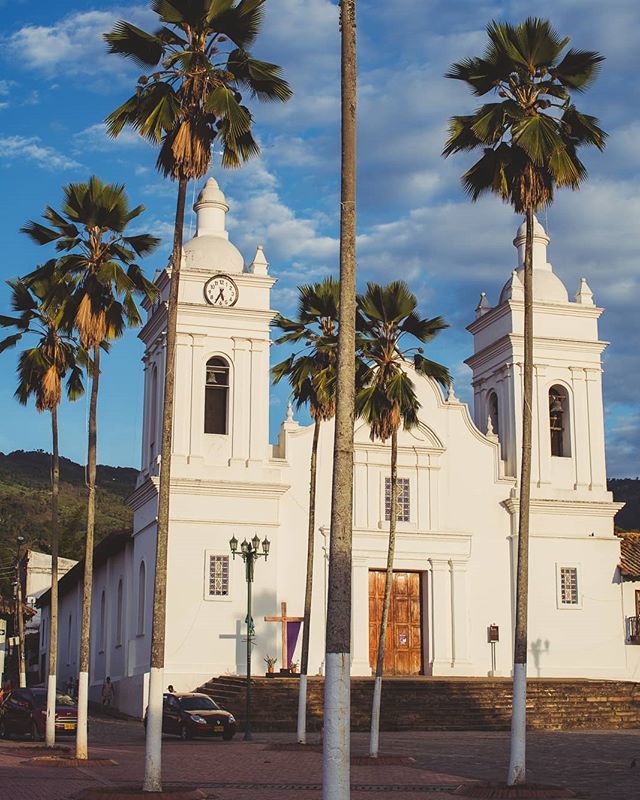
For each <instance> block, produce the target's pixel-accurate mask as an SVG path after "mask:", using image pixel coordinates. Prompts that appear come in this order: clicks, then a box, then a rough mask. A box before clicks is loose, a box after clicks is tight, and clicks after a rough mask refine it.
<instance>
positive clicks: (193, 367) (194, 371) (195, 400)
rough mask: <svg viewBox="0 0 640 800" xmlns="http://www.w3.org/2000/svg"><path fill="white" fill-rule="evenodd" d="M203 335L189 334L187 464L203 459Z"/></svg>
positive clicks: (204, 378) (205, 339)
mask: <svg viewBox="0 0 640 800" xmlns="http://www.w3.org/2000/svg"><path fill="white" fill-rule="evenodd" d="M206 341H207V337H206V336H205V335H204V334H198V333H193V334H191V352H190V354H189V369H190V373H191V407H190V410H189V451H188V452H189V456H188V461H189V463H193V462H195V461H197V460H200V459H203V458H204V392H205V385H206V381H207V375H206V373H207V366H206V361H207V360H206V354H205V343H206Z"/></svg>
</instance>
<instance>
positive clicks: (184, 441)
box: [139, 178, 275, 482]
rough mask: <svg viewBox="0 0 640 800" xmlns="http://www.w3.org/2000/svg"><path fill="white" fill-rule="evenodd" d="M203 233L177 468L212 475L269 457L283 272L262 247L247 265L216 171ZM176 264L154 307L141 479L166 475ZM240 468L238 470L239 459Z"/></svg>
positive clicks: (196, 249) (184, 318)
mask: <svg viewBox="0 0 640 800" xmlns="http://www.w3.org/2000/svg"><path fill="white" fill-rule="evenodd" d="M194 210H195V212H196V215H197V228H196V235H195V236H194V237H193V239H191V240H190V241H189V242H187V243H186V244H185V245H184V249H183V256H182V264H181V274H180V292H179V298H178V328H177V343H176V389H175V399H174V420H173V455H172V468H171V472H172V477H173V476H175V477H176V478H185V479H201V478H205V477H206V478H207V479H211V478H214V477H216V475H217V474H218V473H219V475H218V477H220V476H221V475H223V474H224V475H229V474H235V475H236V477H240V476H241V475H242V474H244V472H245V471H246V469H247V468H248V467H252V466H260V465H264V464H265V462H266V461H267V458H268V424H269V418H268V413H269V324H270V322H271V319H272V317H273V316H274V312H273V311H272V310H271V308H270V293H271V287H272V286H273V284H274V283H275V280H274V279H273V278H271V277H270V275H269V265H268V262H267V259H266V257H265V254H264V252H263V250H262V247H258V248H257V250H256V254H255V256H254V259H253V261H252V262H251V264H250V265H248V266H246V265H245V263H244V261H243V258H242V255H241V254H240V252H239V250H238V249H237V248H236V247H235V245H233V244H232V243H231V242H230V241H229V234H228V232H227V230H226V214H227V212H228V211H229V206H228V204H227V201H226V198H225V196H224V194H223V192H222V190H221V189H220V187H219V186H218V183H217V181H216V180H215V179H214V178H209V180H208V181H207V182H206V184H205V186H204V188H203V189H202V191H201V192H200V194H199V196H198V199H197V200H196V202H195V205H194ZM170 281H171V271H170V269H165V270H163V271H162V272H161V273H160V274H159V275H158V276H157V277H156V284H157V285H158V287H159V289H160V291H161V299H160V300H159V301H157V302H156V303H155V304H154V305H148V306H147V307H146V310H147V313H148V319H147V322H146V324H145V326H144V328H143V329H142V331H141V333H140V337H141V339H142V340H143V342H144V343H145V354H144V358H143V361H144V364H145V400H144V428H143V444H142V469H141V474H140V480H139V482H142V481H144V480H146V478H148V477H154V476H157V475H158V474H159V452H160V430H161V418H162V392H163V386H162V377H163V375H164V358H165V326H166V304H167V300H168V295H169V285H170ZM230 467H231V468H232V473H229V468H230Z"/></svg>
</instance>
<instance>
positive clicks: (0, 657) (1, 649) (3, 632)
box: [0, 619, 7, 682]
mask: <svg viewBox="0 0 640 800" xmlns="http://www.w3.org/2000/svg"><path fill="white" fill-rule="evenodd" d="M6 649H7V623H6V622H5V620H3V619H0V682H1V681H3V678H4V658H5V653H6Z"/></svg>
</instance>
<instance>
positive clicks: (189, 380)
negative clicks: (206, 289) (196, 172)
mask: <svg viewBox="0 0 640 800" xmlns="http://www.w3.org/2000/svg"><path fill="white" fill-rule="evenodd" d="M203 198H204V199H203ZM207 198H208V199H207ZM220 198H221V193H220V191H219V189H218V188H217V185H216V186H213V185H212V184H211V183H209V184H207V188H206V189H205V192H204V194H203V195H202V196H201V197H200V198H199V200H198V203H197V204H196V205H197V206H198V207H199V212H198V213H199V215H200V214H201V213H204V212H203V211H202V209H203V208H204V211H205V212H206V214H209V216H208V217H207V219H206V220H204V221H203V224H202V225H200V222H199V229H198V230H199V234H198V236H197V237H196V238H195V239H194V240H192V242H190V243H188V244H187V245H186V246H185V258H184V263H183V280H182V282H181V287H180V302H179V312H178V350H177V364H176V375H177V383H176V398H175V418H174V455H173V460H172V497H171V511H170V515H171V518H170V531H169V551H168V576H167V580H168V587H167V636H166V660H165V680H166V683H167V685H168V684H169V683H172V684H173V685H174V686H175V687H176V689H178V690H188V689H194V688H196V687H197V686H198V685H200V684H202V683H204V682H205V681H206V680H208V679H209V678H211V677H213V676H215V675H219V674H225V673H233V674H244V672H245V669H246V640H245V625H244V620H245V615H246V608H247V606H246V603H247V585H246V582H245V576H244V565H243V563H242V561H241V559H240V558H236V560H235V561H234V560H230V561H229V591H228V595H226V596H217V597H211V596H210V595H209V592H208V589H207V586H208V574H207V563H208V562H207V558H208V556H209V555H219V556H230V551H229V539H230V538H231V537H232V536H235V537H236V538H237V539H238V540H239V541H240V542H241V541H242V540H243V539H244V538H247V539H251V538H252V537H253V536H254V535H256V534H257V535H258V536H259V538H260V539H261V540H262V539H264V538H265V536H266V537H267V538H268V539H269V540H270V541H271V552H270V555H269V558H268V560H267V561H266V562H265V561H264V560H263V559H261V560H259V561H258V563H257V564H256V566H255V579H254V583H253V587H252V589H253V619H254V622H255V631H256V636H255V642H254V651H253V672H254V674H260V673H262V672H263V671H264V664H263V658H264V657H265V656H266V655H267V654H269V655H272V656H277V657H278V659H279V660H280V626H279V625H278V624H277V623H273V622H265V621H264V619H263V617H264V616H267V615H269V616H274V615H279V612H280V604H281V603H282V602H286V603H287V611H288V615H289V616H302V612H303V599H304V583H305V565H306V550H307V524H308V523H307V510H308V491H309V457H310V449H311V442H312V436H313V429H312V426H306V427H305V426H301V425H300V424H298V422H296V421H295V419H293V418H291V417H289V416H288V418H287V420H285V421H284V422H283V424H282V426H281V430H280V435H279V439H278V443H277V444H276V445H274V446H273V447H272V446H270V445H269V443H268V434H267V431H268V416H269V364H268V348H269V323H270V320H271V319H272V317H273V314H274V312H273V311H272V310H271V306H270V290H271V287H272V285H273V283H274V279H273V278H272V277H270V276H269V274H268V265H267V262H266V259H265V256H264V253H263V252H262V250H261V249H258V251H257V253H256V257H255V258H254V262H253V263H252V264H251V265H249V266H248V267H243V264H242V257H241V256H240V254H239V253H238V251H237V250H236V249H235V248H234V247H233V246H232V245H231V244H230V243H229V242H228V239H227V235H226V231H225V230H224V214H225V213H226V208H227V207H226V203H225V201H224V197H223V196H222V199H220ZM203 204H204V205H203ZM206 214H205V216H206ZM205 223H206V224H205ZM541 231H542V232H541ZM536 235H537V237H538V238H537V239H536V248H537V249H536V253H537V254H538V255H537V257H538V259H539V260H538V262H536V263H537V266H536V270H537V272H536V276H535V281H534V284H535V287H536V292H537V295H536V303H535V321H534V324H535V335H536V343H535V385H534V391H535V394H536V402H535V404H534V447H533V451H534V454H533V461H534V470H533V485H532V498H533V499H532V508H531V579H530V669H529V672H530V674H531V675H540V676H543V677H545V676H575V677H607V678H625V677H626V678H634V677H635V678H636V679H637V676H638V674H639V670H640V646H635V647H634V646H632V645H629V644H625V638H624V616H625V614H626V615H629V614H630V613H631V612H630V610H629V609H630V607H631V602H632V595H631V590H630V588H629V585H630V584H629V583H628V582H626V583H620V581H619V576H618V572H617V565H618V560H619V540H618V539H616V538H615V537H614V536H613V516H614V514H615V511H616V510H617V508H618V506H617V505H616V504H615V503H613V502H612V500H611V495H610V494H609V493H608V492H607V491H606V468H605V457H604V431H603V421H602V393H601V365H600V358H601V353H602V351H603V349H604V347H605V343H603V342H600V341H599V338H598V330H597V320H598V318H599V316H600V313H601V309H598V308H597V307H596V306H595V305H594V303H593V300H592V296H591V294H590V290H589V289H588V286H587V285H586V283H585V282H584V281H583V282H582V283H581V289H580V293H579V295H578V296H577V301H576V302H569V300H568V295H567V292H566V290H565V289H564V287H563V286H562V284H561V283H560V281H559V279H558V278H557V277H556V276H555V275H554V274H553V271H552V268H551V265H550V264H548V263H547V261H546V246H547V244H548V238H547V237H546V234H544V231H543V230H542V229H541V226H539V230H537V234H536ZM521 239H522V235H521V232H519V233H518V237H517V238H516V244H517V247H518V249H519V256H518V258H519V261H518V263H519V265H520V266H521V256H522V253H521V249H522V247H521V244H522V243H521ZM217 272H226V273H228V275H229V276H231V277H232V279H233V280H234V281H235V283H236V286H237V288H238V292H239V297H238V302H237V304H236V305H235V306H232V307H228V308H217V307H212V306H211V305H209V304H208V303H207V302H206V301H205V298H204V294H203V286H204V284H205V282H206V280H207V279H208V278H209V277H210V276H211V275H212V274H216V273H217ZM169 280H170V276H169V274H168V273H167V272H166V271H165V272H163V273H162V274H161V275H160V276H159V277H158V279H157V281H158V284H159V286H160V287H161V290H162V292H163V295H164V296H165V297H166V295H167V292H168V288H169ZM521 291H522V287H521V285H519V278H518V274H517V273H516V274H515V276H514V277H512V278H511V279H510V282H509V281H508V282H507V286H506V287H505V289H504V290H503V293H502V297H501V301H500V303H499V304H498V305H497V306H496V307H494V308H490V307H488V302H485V303H484V305H483V306H482V307H481V309H480V311H481V313H480V312H479V316H478V318H477V319H476V321H475V322H474V323H472V324H471V325H470V327H469V330H470V331H471V333H472V334H473V336H474V354H473V356H472V357H471V358H470V359H469V361H468V363H469V365H470V366H471V369H472V371H473V384H474V410H473V419H475V422H474V421H473V420H472V416H471V413H470V411H469V409H468V408H467V406H466V405H465V404H463V403H460V402H459V401H458V400H457V399H456V397H455V395H454V394H453V393H450V394H449V396H448V397H447V398H445V397H444V395H443V393H442V392H441V390H440V389H439V388H438V386H437V385H436V384H435V383H433V382H431V381H428V380H426V379H424V378H422V377H418V376H414V381H415V385H416V392H417V395H418V398H419V401H420V403H421V410H420V420H421V424H420V426H419V428H417V429H415V430H413V431H401V433H400V436H399V458H398V465H399V466H398V474H399V477H401V478H407V479H409V482H410V497H411V503H410V521H408V522H401V523H399V525H398V540H397V553H396V561H395V566H396V568H397V569H398V570H406V571H415V572H419V573H421V586H422V640H423V672H424V673H425V674H432V675H476V676H486V675H487V674H488V673H489V671H490V669H491V648H490V646H489V644H488V642H487V627H488V626H489V625H490V624H497V625H499V628H500V641H499V642H498V644H497V645H496V656H497V663H496V673H497V674H498V675H509V674H510V670H511V660H512V652H511V651H512V631H511V627H512V622H513V615H512V608H513V595H514V574H515V573H514V565H515V552H516V548H517V513H518V488H517V479H516V476H517V475H518V465H519V458H520V456H519V450H520V407H521V402H522V376H521V362H522V352H523V342H522V313H523V306H522V297H521ZM147 311H148V320H147V322H146V324H145V326H144V328H143V329H142V331H141V338H142V339H143V341H144V342H145V346H146V352H145V357H144V363H145V400H144V428H143V443H142V458H141V471H140V475H139V478H138V483H137V488H136V491H135V492H134V494H133V495H132V497H131V498H130V503H131V505H132V508H133V509H134V525H133V535H132V538H131V541H130V542H129V543H128V544H127V546H126V548H125V549H123V550H121V551H120V552H118V553H117V554H115V555H114V556H112V557H111V558H110V559H108V560H107V562H106V563H105V564H104V565H102V566H101V567H100V568H98V569H97V570H96V574H95V578H94V606H93V609H94V610H93V614H94V630H93V638H94V644H95V645H96V646H95V647H94V654H93V662H92V676H91V680H92V687H93V689H92V691H93V692H94V694H95V692H97V691H99V686H100V685H101V683H102V680H103V678H104V676H105V675H106V674H110V675H111V677H112V679H113V680H114V682H115V683H116V698H117V702H118V704H119V705H120V707H122V708H124V709H125V710H127V711H129V712H130V713H137V714H140V713H142V710H143V708H144V704H145V700H144V696H145V695H144V692H145V691H146V689H145V686H146V672H147V669H148V660H149V647H150V621H151V606H152V591H153V590H152V586H153V563H154V557H155V533H156V497H157V482H158V473H159V462H158V451H159V436H158V433H157V432H158V431H159V426H160V408H161V402H160V400H159V398H160V397H161V394H162V386H161V379H159V378H155V379H154V378H153V374H154V369H155V370H157V374H158V375H162V371H163V359H164V343H163V328H164V325H165V321H166V320H165V310H164V307H163V305H162V304H161V303H158V304H156V306H154V307H153V308H151V307H148V308H147ZM212 355H221V356H223V357H224V358H225V359H226V360H227V362H228V364H229V416H228V423H229V424H228V433H227V434H226V435H213V434H204V432H203V420H204V392H205V368H206V363H207V360H208V359H209V358H210V357H211V356H212ZM555 384H561V385H562V386H564V387H565V389H566V391H567V396H568V398H569V411H568V413H569V424H570V435H571V447H570V455H569V456H567V457H562V458H559V457H552V456H551V448H550V438H549V419H548V415H549V409H548V393H549V388H550V387H551V386H553V385H555ZM154 391H155V392H156V393H157V396H156V397H155V399H154V397H153V393H154ZM491 391H495V392H496V393H497V394H498V398H499V425H498V428H499V437H498V436H496V435H493V434H491V432H490V431H489V433H488V434H487V435H485V433H484V432H485V431H487V416H488V398H489V394H490V392H491ZM152 442H155V445H154V446H153V447H152V446H151V445H152ZM332 448H333V424H332V423H325V424H323V426H322V433H321V437H320V446H319V456H318V490H317V508H316V528H317V530H316V541H315V563H314V593H313V608H312V626H311V647H310V664H309V673H310V674H315V673H317V672H318V671H321V670H322V668H323V658H324V625H325V616H324V614H325V611H324V609H325V570H326V549H325V547H326V545H327V543H328V542H327V539H328V537H327V539H325V538H324V537H323V535H322V534H321V532H320V529H322V531H324V533H325V534H328V533H329V531H328V526H329V522H330V499H331V498H330V495H331V470H332ZM389 455H390V454H389V446H388V445H383V444H381V443H380V442H371V441H370V439H369V435H368V430H367V429H366V427H365V426H363V425H361V424H358V425H357V426H356V433H355V456H354V532H353V580H352V587H353V589H352V591H353V618H352V647H351V653H352V672H353V674H356V675H368V674H370V665H369V616H368V615H369V571H370V570H371V569H381V568H384V566H385V563H386V551H387V523H385V522H384V480H385V477H386V476H387V475H388V472H389ZM141 562H144V564H145V570H146V585H145V592H144V614H143V617H144V620H143V624H142V625H139V624H138V614H139V602H140V601H139V592H140V588H139V585H138V584H139V574H140V563H141ZM562 566H565V567H569V566H575V567H576V568H577V570H578V572H577V575H578V586H579V597H580V602H579V603H578V604H577V605H576V607H572V608H566V607H562V606H561V605H559V602H558V590H557V573H558V568H559V567H562ZM121 578H122V579H123V581H124V585H125V595H124V596H125V598H126V600H125V607H126V613H125V616H126V637H125V640H124V641H123V643H122V644H116V643H114V642H115V631H116V628H115V625H116V613H115V608H116V606H117V586H118V581H119V580H120V579H121ZM102 591H104V592H105V597H106V603H107V611H106V622H105V624H106V626H107V629H108V633H107V639H108V642H107V643H106V646H105V647H104V652H99V650H100V649H101V648H100V647H99V645H98V641H99V638H96V637H99V634H98V632H97V631H98V629H99V615H100V602H101V600H100V598H101V593H102ZM78 605H79V600H78V596H77V594H76V595H74V594H72V593H70V594H69V595H67V596H65V597H64V598H63V602H62V603H61V621H62V622H61V631H62V632H61V647H62V648H64V647H65V642H66V639H65V635H66V634H65V632H64V631H65V625H66V622H65V619H66V616H65V615H68V614H69V613H71V614H72V618H73V620H74V624H75V621H76V620H77V608H78ZM74 615H75V616H74ZM299 650H300V643H298V648H297V651H296V655H295V656H294V659H295V660H298V659H299ZM70 651H71V658H70V660H69V663H68V664H67V663H65V667H64V670H66V672H64V674H65V675H66V674H68V673H72V674H75V672H77V664H76V662H75V661H74V659H76V658H77V638H76V631H75V629H74V630H73V631H72V645H71V648H70ZM65 652H66V651H65ZM62 660H63V661H64V659H62ZM62 674H63V670H61V675H62Z"/></svg>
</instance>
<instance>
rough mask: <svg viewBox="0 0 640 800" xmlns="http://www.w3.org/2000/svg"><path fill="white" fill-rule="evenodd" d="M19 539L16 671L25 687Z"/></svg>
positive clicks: (25, 670)
mask: <svg viewBox="0 0 640 800" xmlns="http://www.w3.org/2000/svg"><path fill="white" fill-rule="evenodd" d="M20 544H21V541H20V538H19V539H18V555H17V557H16V614H17V618H18V670H19V673H20V687H21V688H22V687H25V686H26V685H27V668H26V665H25V659H24V617H23V616H22V574H21V573H22V570H21V569H20Z"/></svg>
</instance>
